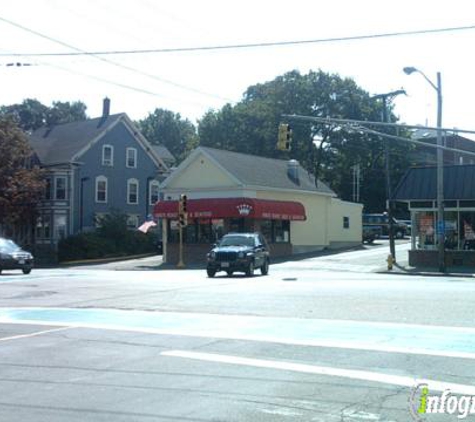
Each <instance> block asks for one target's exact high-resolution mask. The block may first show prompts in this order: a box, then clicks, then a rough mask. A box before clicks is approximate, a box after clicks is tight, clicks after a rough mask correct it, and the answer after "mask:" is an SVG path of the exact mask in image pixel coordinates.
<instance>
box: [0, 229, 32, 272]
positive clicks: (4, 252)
mask: <svg viewBox="0 0 475 422" xmlns="http://www.w3.org/2000/svg"><path fill="white" fill-rule="evenodd" d="M32 268H33V255H31V253H29V252H26V251H24V250H23V249H22V248H20V247H19V246H18V245H17V244H16V243H15V242H14V241H13V240H10V239H4V238H2V237H0V273H1V272H2V270H17V269H18V270H22V271H23V274H29V273H30V272H31V269H32Z"/></svg>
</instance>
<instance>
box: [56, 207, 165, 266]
mask: <svg viewBox="0 0 475 422" xmlns="http://www.w3.org/2000/svg"><path fill="white" fill-rule="evenodd" d="M155 238H156V236H155V234H154V232H153V231H150V232H148V233H147V234H144V233H142V232H139V231H137V230H130V229H128V228H127V216H126V215H124V214H121V213H118V212H111V213H110V214H108V215H106V216H105V217H103V218H102V219H101V221H100V227H98V228H97V229H96V230H95V231H94V232H89V233H80V234H77V235H73V236H69V237H67V238H65V239H62V240H61V241H60V242H59V244H58V258H59V261H74V260H79V259H96V258H109V257H115V256H126V255H136V254H141V253H147V252H154V251H156V242H155Z"/></svg>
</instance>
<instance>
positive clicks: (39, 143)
mask: <svg viewBox="0 0 475 422" xmlns="http://www.w3.org/2000/svg"><path fill="white" fill-rule="evenodd" d="M122 116H123V113H121V114H114V115H111V116H109V117H107V118H106V119H103V118H102V117H98V118H95V119H88V120H83V121H79V122H72V123H65V124H60V125H55V126H52V127H41V128H39V129H37V130H35V131H34V132H33V133H32V134H31V135H30V145H31V146H32V148H33V149H34V151H35V152H36V154H37V155H38V158H39V159H40V161H41V163H42V164H43V165H52V164H59V163H69V162H70V161H71V160H72V159H73V157H74V156H75V155H76V154H77V153H78V152H79V151H81V150H82V149H83V148H85V147H86V146H87V145H88V144H89V143H90V142H91V141H92V140H94V139H97V138H99V137H100V136H101V135H102V134H104V133H105V132H106V131H107V129H109V128H110V127H111V126H113V125H114V124H116V123H117V122H118V121H119V119H120V118H121V117H122Z"/></svg>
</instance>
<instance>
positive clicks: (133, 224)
mask: <svg viewBox="0 0 475 422" xmlns="http://www.w3.org/2000/svg"><path fill="white" fill-rule="evenodd" d="M138 226H139V216H138V215H135V214H129V215H128V217H127V228H128V229H130V230H133V229H136V228H137V227H138Z"/></svg>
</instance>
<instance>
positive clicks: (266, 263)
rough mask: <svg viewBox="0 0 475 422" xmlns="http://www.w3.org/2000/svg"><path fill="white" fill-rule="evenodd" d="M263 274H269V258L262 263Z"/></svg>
mask: <svg viewBox="0 0 475 422" xmlns="http://www.w3.org/2000/svg"><path fill="white" fill-rule="evenodd" d="M261 274H262V275H267V274H269V260H268V259H266V260H265V261H264V263H263V264H262V267H261Z"/></svg>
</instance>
